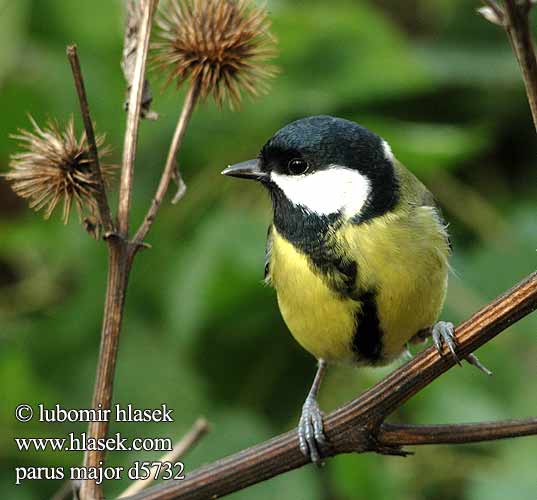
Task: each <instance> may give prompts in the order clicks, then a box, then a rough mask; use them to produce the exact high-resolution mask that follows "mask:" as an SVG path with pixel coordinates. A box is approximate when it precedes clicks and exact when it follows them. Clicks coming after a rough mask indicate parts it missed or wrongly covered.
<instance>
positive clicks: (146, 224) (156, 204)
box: [134, 80, 200, 243]
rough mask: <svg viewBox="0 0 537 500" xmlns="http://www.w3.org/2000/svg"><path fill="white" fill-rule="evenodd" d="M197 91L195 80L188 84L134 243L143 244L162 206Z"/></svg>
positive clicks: (196, 98)
mask: <svg viewBox="0 0 537 500" xmlns="http://www.w3.org/2000/svg"><path fill="white" fill-rule="evenodd" d="M199 89H200V86H199V82H198V81H197V80H195V81H193V82H192V83H191V84H190V87H189V89H188V92H187V94H186V97H185V102H184V103H183V109H182V111H181V115H180V116H179V120H178V121H177V126H176V127H175V132H174V134H173V139H172V142H171V144H170V149H169V150H168V156H167V158H166V164H165V166H164V170H163V172H162V175H161V177H160V181H159V185H158V188H157V191H156V193H155V196H154V197H153V199H152V200H151V205H150V207H149V210H148V211H147V214H146V216H145V217H144V220H143V222H142V224H141V225H140V228H139V229H138V231H137V232H136V235H135V236H134V242H135V243H143V241H144V239H145V237H146V236H147V233H148V232H149V230H150V229H151V226H152V225H153V222H154V220H155V217H156V215H157V212H158V209H159V208H160V205H161V204H162V200H163V199H164V196H165V195H166V192H167V191H168V187H169V185H170V182H171V180H172V177H173V173H174V171H175V168H176V163H175V160H176V157H177V152H178V151H179V148H180V147H181V143H182V142H183V137H184V136H185V132H186V128H187V126H188V123H189V121H190V117H191V116H192V113H193V111H194V108H195V106H196V102H197V100H198V97H199Z"/></svg>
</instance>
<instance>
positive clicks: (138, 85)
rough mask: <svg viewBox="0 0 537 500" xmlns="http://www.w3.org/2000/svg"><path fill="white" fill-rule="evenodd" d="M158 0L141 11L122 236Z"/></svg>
mask: <svg viewBox="0 0 537 500" xmlns="http://www.w3.org/2000/svg"><path fill="white" fill-rule="evenodd" d="M157 4H158V0H145V2H144V8H143V13H142V23H141V26H140V31H139V33H138V36H139V39H138V40H139V42H138V49H137V54H136V62H135V65H134V78H133V80H132V85H131V91H130V97H129V104H128V110H127V127H126V130H125V143H124V146H123V163H122V170H121V180H120V186H119V205H118V216H117V217H118V230H119V235H120V236H121V237H123V238H127V237H128V233H129V210H130V205H131V195H132V179H133V174H134V159H135V157H136V145H137V143H138V129H139V126H140V115H141V108H142V97H143V91H144V80H145V78H144V75H145V65H146V61H147V51H148V49H149V37H150V34H151V25H152V22H153V14H154V13H155V9H156V6H157Z"/></svg>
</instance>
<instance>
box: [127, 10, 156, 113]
mask: <svg viewBox="0 0 537 500" xmlns="http://www.w3.org/2000/svg"><path fill="white" fill-rule="evenodd" d="M141 7H142V6H141V2H140V1H139V0H126V2H125V35H124V38H123V56H122V58H121V69H122V70H123V76H124V77H125V80H126V82H127V95H129V94H130V91H131V87H132V81H133V79H134V75H135V66H136V53H137V52H136V50H137V48H138V39H139V38H138V32H139V30H140V24H141V22H142V18H143V16H142V14H143V12H142V8H141ZM152 101H153V96H152V94H151V88H150V86H149V81H148V80H147V78H145V79H144V85H143V90H142V104H141V110H140V112H141V115H142V118H146V119H148V120H157V119H158V113H156V112H155V111H151V102H152ZM128 109H129V101H128V100H127V101H125V110H128Z"/></svg>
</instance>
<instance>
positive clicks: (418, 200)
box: [396, 161, 452, 251]
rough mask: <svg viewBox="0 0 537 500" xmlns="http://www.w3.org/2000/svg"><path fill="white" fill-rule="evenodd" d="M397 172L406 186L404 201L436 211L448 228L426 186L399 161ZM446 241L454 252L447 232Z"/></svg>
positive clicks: (412, 205)
mask: <svg viewBox="0 0 537 500" xmlns="http://www.w3.org/2000/svg"><path fill="white" fill-rule="evenodd" d="M396 170H397V174H398V176H399V177H400V178H401V179H402V184H403V185H404V186H405V190H406V192H405V193H404V195H403V199H404V200H406V203H408V205H409V206H410V207H413V208H416V207H431V208H433V209H434V213H435V215H436V216H437V217H438V220H439V221H440V223H441V225H442V226H444V228H446V227H447V224H446V221H445V220H444V217H443V215H442V210H441V209H440V207H439V206H438V203H437V201H436V199H435V197H434V195H433V194H432V193H431V192H430V191H429V190H428V189H427V188H426V187H425V185H424V184H423V183H422V182H421V181H420V180H419V179H418V178H417V177H416V176H415V175H414V174H413V173H412V172H410V171H409V170H408V169H407V168H406V167H405V166H404V165H403V164H402V163H401V162H399V161H397V163H396ZM445 235H446V240H447V244H448V247H449V249H450V251H451V250H452V245H451V240H450V238H449V235H448V233H447V231H445Z"/></svg>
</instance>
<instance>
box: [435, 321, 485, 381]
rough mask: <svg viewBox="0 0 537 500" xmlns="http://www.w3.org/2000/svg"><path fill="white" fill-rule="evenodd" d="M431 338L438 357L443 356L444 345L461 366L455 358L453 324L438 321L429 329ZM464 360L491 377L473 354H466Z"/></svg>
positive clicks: (456, 358) (455, 348) (456, 357)
mask: <svg viewBox="0 0 537 500" xmlns="http://www.w3.org/2000/svg"><path fill="white" fill-rule="evenodd" d="M431 337H432V339H433V344H434V346H435V347H436V350H437V351H438V353H439V354H440V356H443V355H444V352H443V349H442V347H443V344H446V345H447V347H448V349H449V350H450V352H451V355H452V356H453V359H454V360H455V361H456V362H457V363H458V364H459V365H461V361H460V359H459V357H458V356H457V352H456V351H457V339H456V337H455V327H454V326H453V323H450V322H448V321H439V322H438V323H436V324H435V325H434V326H433V328H432V329H431ZM465 359H466V361H468V363H470V364H471V365H473V366H475V367H476V368H478V369H479V370H481V371H482V372H483V373H485V374H486V375H492V372H491V371H490V370H489V369H488V368H487V367H486V366H485V365H483V364H482V363H481V362H480V361H479V359H478V357H477V356H476V355H475V354H468V356H466V358H465ZM461 366H462V365H461Z"/></svg>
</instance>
